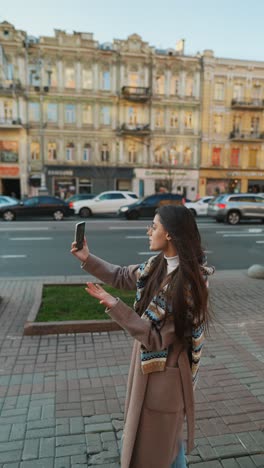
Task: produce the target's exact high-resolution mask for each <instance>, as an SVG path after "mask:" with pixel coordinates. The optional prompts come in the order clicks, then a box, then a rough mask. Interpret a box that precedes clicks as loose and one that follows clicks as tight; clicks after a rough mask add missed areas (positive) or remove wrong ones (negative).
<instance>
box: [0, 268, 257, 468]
mask: <svg viewBox="0 0 264 468" xmlns="http://www.w3.org/2000/svg"><path fill="white" fill-rule="evenodd" d="M86 279H87V276H85V275H82V276H80V277H60V278H58V277H56V278H50V277H49V278H47V279H44V278H37V279H35V280H32V279H29V278H27V279H23V280H21V278H20V279H12V280H10V279H1V280H0V295H1V296H2V297H3V301H2V303H1V304H0V468H42V467H43V468H84V467H87V466H89V467H94V468H95V467H99V468H117V467H118V466H119V463H118V459H119V448H118V447H119V442H120V437H121V431H122V427H123V423H122V421H123V409H124V398H125V388H126V378H127V372H128V366H129V359H130V351H131V345H132V340H131V338H130V337H129V336H128V335H127V334H126V333H125V332H123V331H120V332H110V333H106V332H105V333H100V334H99V333H94V334H78V335H49V336H36V337H28V336H27V337H23V335H22V333H23V325H24V322H25V320H26V318H27V315H28V312H29V310H30V307H31V305H32V303H33V301H34V291H35V287H36V284H38V283H39V282H42V281H43V280H45V282H46V281H48V282H50V283H52V282H55V281H56V282H58V281H60V282H68V283H71V282H76V281H80V283H84V281H85V280H86ZM211 298H212V300H211V302H212V306H213V309H214V311H215V315H216V320H215V323H214V326H213V327H212V330H211V337H210V339H208V340H207V343H206V346H205V348H204V353H203V359H202V368H201V372H200V381H199V386H198V389H197V391H196V449H195V450H194V451H193V454H192V455H191V456H190V457H189V460H188V462H189V467H190V468H235V467H236V468H239V467H240V468H253V467H254V468H255V467H259V468H260V467H262V468H263V467H264V449H263V448H264V380H263V375H264V373H263V368H264V349H263V335H264V333H263V325H264V282H263V281H262V280H253V279H249V278H248V277H247V276H246V274H245V272H241V271H237V272H236V271H233V272H219V273H216V274H215V275H214V277H213V278H212V280H211ZM139 468H140V467H139ZM144 468H149V467H144ZM161 468H162V467H161Z"/></svg>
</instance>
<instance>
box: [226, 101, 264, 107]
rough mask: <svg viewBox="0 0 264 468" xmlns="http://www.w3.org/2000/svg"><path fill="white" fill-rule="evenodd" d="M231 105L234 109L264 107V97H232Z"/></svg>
mask: <svg viewBox="0 0 264 468" xmlns="http://www.w3.org/2000/svg"><path fill="white" fill-rule="evenodd" d="M231 107H232V108H233V109H249V110H250V109H253V110H256V109H259V110H263V109H264V99H248V100H246V101H240V100H239V99H232V101H231Z"/></svg>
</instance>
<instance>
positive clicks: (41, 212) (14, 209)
mask: <svg viewBox="0 0 264 468" xmlns="http://www.w3.org/2000/svg"><path fill="white" fill-rule="evenodd" d="M73 214H74V211H73V210H72V209H71V208H69V205H68V203H66V202H65V201H64V200H61V199H60V198H57V197H51V196H48V195H41V196H37V197H30V198H26V199H25V200H23V201H21V202H19V201H18V202H17V203H16V204H15V205H3V206H2V205H0V215H1V216H2V218H3V219H4V221H14V220H15V219H16V218H19V217H28V216H53V218H54V219H55V220H56V221H61V220H62V219H63V218H64V216H70V215H73Z"/></svg>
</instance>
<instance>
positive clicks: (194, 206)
mask: <svg viewBox="0 0 264 468" xmlns="http://www.w3.org/2000/svg"><path fill="white" fill-rule="evenodd" d="M213 198H215V197H209V196H208V197H202V198H199V200H195V201H193V202H186V203H185V205H184V206H186V208H188V209H189V210H190V211H191V212H192V214H193V215H194V216H203V215H204V216H205V215H207V211H208V203H209V201H210V200H212V199H213Z"/></svg>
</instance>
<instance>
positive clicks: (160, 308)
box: [135, 256, 215, 387]
mask: <svg viewBox="0 0 264 468" xmlns="http://www.w3.org/2000/svg"><path fill="white" fill-rule="evenodd" d="M155 258H156V256H154V257H151V258H149V260H148V261H147V262H145V263H143V264H141V265H140V267H139V277H138V282H137V287H138V290H137V297H136V301H135V303H137V302H138V300H139V299H140V296H141V293H140V291H143V289H144V285H145V279H146V277H147V276H148V273H149V270H150V268H151V265H152V262H153V261H154V260H155ZM165 259H166V261H167V272H168V274H170V273H171V272H172V271H173V270H175V269H176V268H178V266H179V259H178V257H177V256H176V257H170V258H166V257H165ZM214 270H215V269H214V267H208V266H207V265H206V263H204V264H203V265H202V266H201V271H202V274H203V276H204V280H205V282H206V284H207V286H208V276H209V275H211V274H213V273H214ZM164 299H165V298H164V296H163V294H161V295H159V296H158V297H157V296H155V297H154V298H153V300H152V301H151V303H150V305H149V307H148V309H147V310H146V311H145V313H144V314H143V316H142V318H143V319H144V318H145V319H149V320H151V321H152V322H153V324H154V325H155V327H159V325H160V324H161V323H162V320H163V317H164V312H165V310H164V306H165V302H164ZM186 300H187V304H188V305H189V307H190V310H191V309H192V306H193V301H192V295H191V290H190V289H189V290H187V291H186ZM204 340H205V336H204V326H203V325H201V326H199V327H195V326H194V325H193V327H192V335H191V337H190V351H189V359H190V366H191V372H192V381H193V386H194V387H195V386H196V384H197V378H198V370H199V365H200V360H201V354H202V348H203V345H204ZM166 358H167V350H163V351H160V352H159V355H157V354H155V353H154V354H153V352H152V353H151V352H148V351H147V350H145V349H142V351H141V361H142V370H143V373H148V372H152V371H154V370H156V371H157V370H163V369H164V366H165V364H166Z"/></svg>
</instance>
